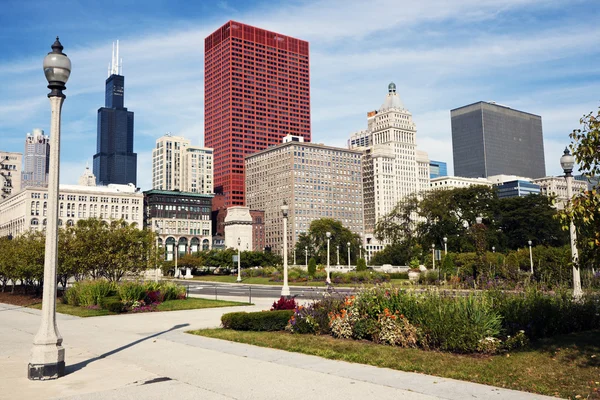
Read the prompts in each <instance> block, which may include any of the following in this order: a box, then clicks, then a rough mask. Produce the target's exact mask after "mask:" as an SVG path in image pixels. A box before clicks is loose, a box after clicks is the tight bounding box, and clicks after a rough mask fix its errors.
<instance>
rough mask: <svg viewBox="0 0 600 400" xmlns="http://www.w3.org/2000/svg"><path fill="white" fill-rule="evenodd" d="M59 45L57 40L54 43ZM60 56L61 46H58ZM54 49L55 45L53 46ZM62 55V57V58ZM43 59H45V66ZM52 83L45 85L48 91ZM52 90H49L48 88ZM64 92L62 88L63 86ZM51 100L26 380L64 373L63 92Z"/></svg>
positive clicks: (53, 96) (46, 377) (51, 94)
mask: <svg viewBox="0 0 600 400" xmlns="http://www.w3.org/2000/svg"><path fill="white" fill-rule="evenodd" d="M56 43H58V44H59V45H60V43H59V42H58V38H57V41H56V42H55V45H56ZM60 49H61V54H62V46H60ZM53 50H54V45H53ZM63 56H64V55H63ZM45 62H46V60H44V64H45ZM51 86H52V83H51V84H50V85H48V87H49V88H51ZM51 89H52V88H51ZM63 89H64V87H63ZM48 97H49V99H50V110H51V117H50V165H49V171H48V209H47V213H48V214H47V225H46V244H45V254H44V288H43V294H42V296H43V297H42V320H41V324H40V328H39V330H38V332H37V334H36V335H35V337H34V338H33V348H32V350H31V356H30V358H29V365H28V368H27V370H28V371H27V377H28V378H29V379H32V380H45V379H56V378H59V377H61V376H63V375H64V374H65V349H64V347H63V346H62V341H63V338H62V336H61V335H60V333H59V331H58V326H57V325H56V295H57V288H56V268H57V263H58V204H59V203H58V191H59V177H60V120H61V109H62V105H63V102H64V100H65V95H64V94H63V93H62V90H58V91H57V90H56V89H52V92H51V93H50V94H49V95H48Z"/></svg>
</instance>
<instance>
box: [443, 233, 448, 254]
mask: <svg viewBox="0 0 600 400" xmlns="http://www.w3.org/2000/svg"><path fill="white" fill-rule="evenodd" d="M443 240H444V257H446V256H447V255H448V238H447V237H446V236H444V238H443Z"/></svg>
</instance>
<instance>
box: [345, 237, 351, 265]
mask: <svg viewBox="0 0 600 400" xmlns="http://www.w3.org/2000/svg"><path fill="white" fill-rule="evenodd" d="M346 246H348V268H350V242H348V243H346Z"/></svg>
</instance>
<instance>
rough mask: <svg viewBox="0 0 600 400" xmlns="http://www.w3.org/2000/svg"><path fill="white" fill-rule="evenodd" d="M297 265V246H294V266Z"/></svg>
mask: <svg viewBox="0 0 600 400" xmlns="http://www.w3.org/2000/svg"><path fill="white" fill-rule="evenodd" d="M295 265H296V248H295V247H294V266H295Z"/></svg>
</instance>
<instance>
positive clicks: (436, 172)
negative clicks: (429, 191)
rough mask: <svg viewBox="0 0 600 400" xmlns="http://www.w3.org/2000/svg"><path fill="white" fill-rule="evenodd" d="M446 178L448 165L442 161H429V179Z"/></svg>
mask: <svg viewBox="0 0 600 400" xmlns="http://www.w3.org/2000/svg"><path fill="white" fill-rule="evenodd" d="M441 176H448V165H447V164H446V163H445V162H443V161H434V160H430V161H429V178H430V179H433V178H439V177H441Z"/></svg>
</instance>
